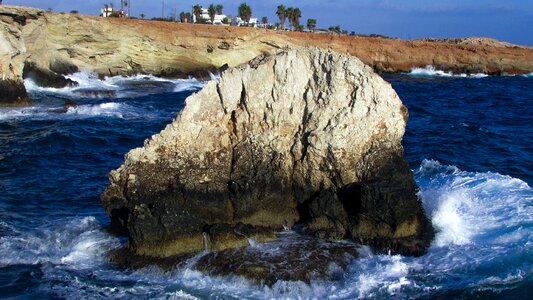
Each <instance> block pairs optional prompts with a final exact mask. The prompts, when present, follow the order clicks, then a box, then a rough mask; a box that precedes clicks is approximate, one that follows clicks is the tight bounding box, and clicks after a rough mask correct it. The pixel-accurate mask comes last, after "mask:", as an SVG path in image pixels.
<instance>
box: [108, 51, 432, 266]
mask: <svg viewBox="0 0 533 300" xmlns="http://www.w3.org/2000/svg"><path fill="white" fill-rule="evenodd" d="M407 119H408V113H407V109H406V108H405V107H404V106H403V104H402V102H401V100H400V99H399V97H398V96H397V94H396V93H395V92H394V90H393V89H392V87H391V86H390V84H388V83H386V82H385V81H384V80H383V79H382V78H381V77H379V76H378V75H377V74H375V73H374V72H373V70H372V69H371V68H370V67H368V66H366V65H365V64H363V63H362V62H361V61H360V60H358V59H357V58H354V57H351V56H348V55H344V54H339V53H335V52H331V51H326V50H320V49H318V48H298V49H293V50H283V51H279V52H277V53H276V54H274V55H262V56H259V57H258V58H256V59H254V60H252V61H251V62H249V63H248V64H244V65H241V66H239V67H236V68H233V69H229V70H227V71H225V72H224V73H223V74H222V76H221V79H220V82H215V81H212V82H210V83H209V84H207V85H206V87H205V88H204V89H203V90H202V91H200V92H198V93H197V94H194V95H192V96H190V97H189V98H188V99H187V100H186V106H185V108H184V109H183V110H182V111H181V113H180V114H179V116H178V117H177V118H176V119H175V121H174V122H172V123H171V124H169V125H168V126H167V127H166V128H165V129H164V130H163V131H161V133H159V134H157V135H154V136H152V138H151V139H149V140H147V141H146V142H145V145H144V147H142V148H138V149H134V150H132V151H130V152H129V153H128V154H127V156H126V159H125V162H124V164H123V165H122V166H120V168H118V169H117V170H115V171H112V172H111V173H110V176H109V180H110V184H109V186H108V187H107V189H106V190H105V191H104V193H103V194H102V198H101V200H102V205H103V207H104V208H105V210H106V212H107V213H108V214H109V215H110V217H111V219H112V223H113V226H114V227H115V228H116V229H121V230H124V231H126V232H127V233H128V234H129V237H130V240H129V243H128V247H129V248H130V250H132V251H133V252H134V253H136V254H139V255H144V256H151V257H168V256H172V255H179V254H186V253H195V252H200V251H202V250H204V249H205V248H206V243H208V244H209V245H208V247H209V249H214V250H223V249H228V248H235V247H243V246H246V245H248V238H255V239H257V240H259V241H267V240H271V239H274V238H275V235H274V232H275V231H276V230H281V229H283V228H290V227H292V226H293V225H294V224H297V223H298V224H301V225H302V226H304V230H305V231H306V232H307V233H309V234H312V235H315V236H317V237H321V238H328V239H344V238H351V239H354V240H356V241H359V242H362V243H366V244H370V245H372V246H373V247H375V248H377V249H380V250H383V251H392V252H393V253H402V254H409V255H420V254H423V253H424V252H425V250H426V248H427V247H428V245H429V243H430V241H431V239H432V237H433V231H432V227H431V224H430V222H429V221H428V219H427V218H426V216H425V215H424V211H423V209H422V206H421V204H420V202H419V200H418V198H417V196H416V192H417V187H416V184H415V182H414V180H413V177H412V174H411V171H410V169H409V166H408V163H407V162H406V160H405V159H404V157H403V148H402V146H401V140H402V137H403V134H404V131H405V125H406V121H407Z"/></svg>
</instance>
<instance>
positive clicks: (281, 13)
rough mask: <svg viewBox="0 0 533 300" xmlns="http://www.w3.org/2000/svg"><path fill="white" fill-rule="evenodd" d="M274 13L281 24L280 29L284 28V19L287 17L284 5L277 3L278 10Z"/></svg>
mask: <svg viewBox="0 0 533 300" xmlns="http://www.w3.org/2000/svg"><path fill="white" fill-rule="evenodd" d="M276 15H278V18H279V22H280V24H281V29H285V19H287V13H286V10H285V6H283V5H279V6H278V10H277V11H276Z"/></svg>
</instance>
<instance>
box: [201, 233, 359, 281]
mask: <svg viewBox="0 0 533 300" xmlns="http://www.w3.org/2000/svg"><path fill="white" fill-rule="evenodd" d="M358 256H359V255H358V248H357V246H356V245H355V244H353V243H350V242H344V241H343V242H333V241H327V240H322V239H318V238H312V237H309V236H305V235H301V234H297V233H290V232H289V233H287V232H284V233H280V239H279V240H277V241H274V242H269V243H265V244H261V243H253V242H252V245H251V246H250V247H248V248H239V249H229V250H224V251H218V252H210V253H206V254H204V255H202V256H201V257H200V258H198V260H197V262H196V263H195V265H194V267H195V268H196V269H198V270H200V271H202V272H205V273H207V274H210V275H215V276H232V275H233V276H242V277H244V278H247V279H250V280H252V281H254V282H255V283H257V284H265V285H269V286H271V285H273V284H275V283H276V282H277V281H280V280H281V281H303V282H306V283H309V282H311V281H312V280H338V279H341V278H342V276H343V274H344V271H345V270H346V267H347V266H348V264H349V263H350V262H351V261H352V260H353V259H355V258H357V257H358Z"/></svg>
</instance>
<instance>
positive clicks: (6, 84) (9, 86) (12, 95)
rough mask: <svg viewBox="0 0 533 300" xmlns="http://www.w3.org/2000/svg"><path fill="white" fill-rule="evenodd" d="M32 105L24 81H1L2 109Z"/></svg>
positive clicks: (0, 104)
mask: <svg viewBox="0 0 533 300" xmlns="http://www.w3.org/2000/svg"><path fill="white" fill-rule="evenodd" d="M29 105H31V102H30V99H29V98H28V94H27V93H26V88H25V87H24V83H23V82H22V80H11V79H6V80H0V107H2V106H29Z"/></svg>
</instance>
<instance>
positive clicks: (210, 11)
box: [207, 4, 217, 24]
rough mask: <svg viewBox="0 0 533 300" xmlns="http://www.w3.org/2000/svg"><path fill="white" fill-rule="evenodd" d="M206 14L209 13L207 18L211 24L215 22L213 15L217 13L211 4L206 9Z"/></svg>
mask: <svg viewBox="0 0 533 300" xmlns="http://www.w3.org/2000/svg"><path fill="white" fill-rule="evenodd" d="M207 12H208V13H209V18H210V19H211V24H213V22H215V15H216V13H217V10H216V8H215V6H214V5H213V4H211V5H209V8H208V9H207Z"/></svg>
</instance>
